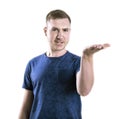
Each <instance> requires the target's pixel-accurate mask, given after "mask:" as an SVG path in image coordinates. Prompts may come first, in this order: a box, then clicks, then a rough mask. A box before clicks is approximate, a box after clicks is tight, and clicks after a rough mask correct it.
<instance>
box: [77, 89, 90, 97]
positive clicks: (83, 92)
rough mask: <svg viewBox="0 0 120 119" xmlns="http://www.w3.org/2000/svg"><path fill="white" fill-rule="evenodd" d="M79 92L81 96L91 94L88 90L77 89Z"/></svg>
mask: <svg viewBox="0 0 120 119" xmlns="http://www.w3.org/2000/svg"><path fill="white" fill-rule="evenodd" d="M77 92H78V94H79V95H80V96H87V95H88V94H89V93H90V90H88V89H77Z"/></svg>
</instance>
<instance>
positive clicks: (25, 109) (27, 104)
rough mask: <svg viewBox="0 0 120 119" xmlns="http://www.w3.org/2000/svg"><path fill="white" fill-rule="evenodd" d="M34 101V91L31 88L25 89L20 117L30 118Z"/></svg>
mask: <svg viewBox="0 0 120 119" xmlns="http://www.w3.org/2000/svg"><path fill="white" fill-rule="evenodd" d="M32 102H33V93H32V91H30V90H26V89H25V90H24V98H23V102H22V107H21V110H20V114H19V117H18V119H29V115H30V111H31V107H32Z"/></svg>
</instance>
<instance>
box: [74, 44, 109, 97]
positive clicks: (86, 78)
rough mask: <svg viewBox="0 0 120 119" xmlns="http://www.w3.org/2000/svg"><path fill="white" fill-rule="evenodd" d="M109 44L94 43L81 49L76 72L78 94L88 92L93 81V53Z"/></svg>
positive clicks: (86, 93) (83, 94)
mask: <svg viewBox="0 0 120 119" xmlns="http://www.w3.org/2000/svg"><path fill="white" fill-rule="evenodd" d="M109 46H110V44H108V43H105V44H96V45H92V46H90V47H87V48H86V49H84V50H83V55H82V59H81V69H80V71H79V72H78V73H77V76H76V77H77V81H76V82H77V83H76V85H77V91H78V93H79V94H80V95H82V96H86V95H88V94H89V92H90V91H91V89H92V87H93V83H94V69H93V54H94V53H96V52H98V51H100V50H103V49H105V48H107V47H109Z"/></svg>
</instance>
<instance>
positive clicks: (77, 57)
mask: <svg viewBox="0 0 120 119" xmlns="http://www.w3.org/2000/svg"><path fill="white" fill-rule="evenodd" d="M68 56H69V57H70V58H71V59H74V60H80V59H81V56H79V55H76V54H74V53H72V52H69V51H68Z"/></svg>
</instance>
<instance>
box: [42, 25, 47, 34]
mask: <svg viewBox="0 0 120 119" xmlns="http://www.w3.org/2000/svg"><path fill="white" fill-rule="evenodd" d="M43 30H44V33H45V36H47V27H44V29H43Z"/></svg>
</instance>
